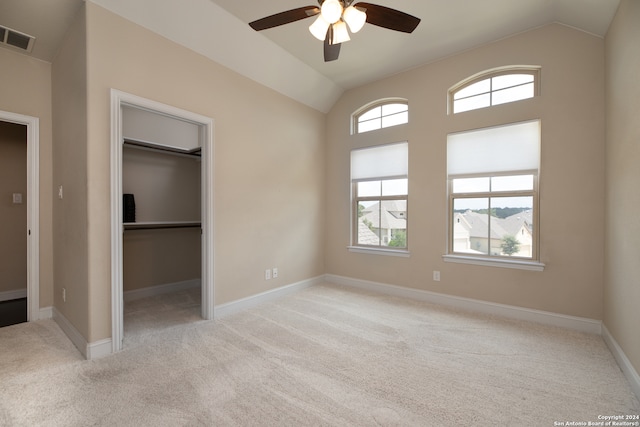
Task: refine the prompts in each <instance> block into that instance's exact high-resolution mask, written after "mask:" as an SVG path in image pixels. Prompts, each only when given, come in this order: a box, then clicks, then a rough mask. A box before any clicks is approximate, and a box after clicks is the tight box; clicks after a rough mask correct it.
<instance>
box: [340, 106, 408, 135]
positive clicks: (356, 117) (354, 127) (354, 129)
mask: <svg viewBox="0 0 640 427" xmlns="http://www.w3.org/2000/svg"><path fill="white" fill-rule="evenodd" d="M391 104H402V105H405V106H406V107H407V109H406V114H407V121H406V122H404V123H398V124H397V125H391V126H382V119H383V118H384V117H391V116H393V115H396V114H399V113H393V114H389V115H386V116H385V115H383V114H382V107H384V106H385V105H391ZM378 107H381V109H380V116H379V117H376V118H375V119H380V121H381V123H380V127H379V128H377V129H370V130H365V131H362V132H360V130H359V128H360V126H359V125H360V117H362V116H363V115H365V114H367V113H368V112H370V111H371V110H373V109H375V108H378ZM404 112H405V111H402V113H404ZM371 120H374V119H371ZM407 123H409V101H408V100H407V99H405V98H385V99H379V100H377V101H374V102H371V103H369V104H366V105H364V106H362V107H361V108H359V109H358V110H357V111H356V112H354V113H353V114H352V115H351V135H362V134H366V133H368V132H374V131H377V130H382V129H388V128H391V127H395V126H402V125H406V124H407Z"/></svg>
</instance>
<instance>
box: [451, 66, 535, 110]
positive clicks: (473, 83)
mask: <svg viewBox="0 0 640 427" xmlns="http://www.w3.org/2000/svg"><path fill="white" fill-rule="evenodd" d="M539 87H540V67H508V68H506V67H501V68H499V69H493V70H489V71H485V72H482V73H480V74H476V75H475V76H472V77H470V78H468V79H465V80H463V81H461V82H460V83H458V84H456V85H455V86H453V87H452V88H451V89H449V114H456V113H461V112H463V111H470V110H477V109H479V108H485V107H490V106H493V105H499V104H506V103H508V102H514V101H520V100H522V99H528V98H533V97H534V96H537V95H538V94H539Z"/></svg>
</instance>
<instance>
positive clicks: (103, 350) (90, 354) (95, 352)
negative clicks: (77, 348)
mask: <svg viewBox="0 0 640 427" xmlns="http://www.w3.org/2000/svg"><path fill="white" fill-rule="evenodd" d="M111 353H113V348H112V344H111V338H105V339H103V340H99V341H95V342H91V343H89V344H87V354H86V357H87V360H94V359H100V358H101V357H105V356H109V355H110V354H111Z"/></svg>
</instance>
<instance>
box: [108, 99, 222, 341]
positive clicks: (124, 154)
mask: <svg viewBox="0 0 640 427" xmlns="http://www.w3.org/2000/svg"><path fill="white" fill-rule="evenodd" d="M111 107H112V110H111V114H112V123H111V124H112V127H111V165H112V169H111V189H112V190H111V217H112V223H111V225H112V242H111V243H112V245H111V247H112V251H111V253H112V256H111V266H112V351H113V352H117V351H120V350H121V349H122V348H123V345H124V331H125V329H124V319H125V316H124V313H125V311H124V309H125V302H126V301H127V300H130V297H131V296H132V294H136V295H138V296H140V295H145V294H147V293H152V294H154V295H155V294H162V293H164V291H165V290H166V289H172V290H173V289H174V288H176V287H178V288H180V287H184V288H190V287H191V288H192V287H193V283H190V282H192V281H190V280H183V279H184V278H181V277H179V276H176V277H174V278H171V277H170V275H169V274H166V273H173V272H174V270H178V269H179V268H176V269H172V268H169V270H168V271H165V273H164V278H166V280H167V281H169V282H171V283H168V284H160V285H158V283H157V281H153V280H155V279H153V280H151V279H149V278H150V277H151V276H152V275H156V276H157V274H158V273H159V272H160V271H162V270H163V269H164V270H166V267H167V266H166V265H164V263H163V262H162V261H158V260H161V259H162V257H155V258H154V260H153V261H152V262H150V263H149V265H150V267H149V268H146V270H147V271H146V272H145V271H143V270H145V268H132V265H134V264H133V262H134V261H133V257H131V255H134V257H137V258H138V259H139V260H140V262H141V263H144V262H145V261H148V259H147V260H145V258H148V257H145V256H140V255H141V253H140V252H139V251H137V250H136V249H135V248H136V247H137V248H144V247H147V248H157V247H158V242H163V241H166V242H175V241H176V239H178V240H181V241H182V240H184V241H189V242H193V241H195V242H196V245H199V247H198V248H196V249H197V251H194V252H193V253H197V257H198V259H197V263H195V264H194V265H196V267H195V269H197V270H199V273H200V274H199V276H200V277H199V281H198V288H199V291H200V295H198V296H199V298H198V300H199V305H200V315H201V318H202V319H206V320H210V319H212V318H213V305H214V303H213V179H212V177H213V120H212V119H210V118H207V117H204V116H201V115H198V114H195V113H191V112H188V111H185V110H181V109H178V108H175V107H171V106H168V105H165V104H161V103H157V102H155V101H150V100H147V99H144V98H140V97H138V96H135V95H130V94H127V93H124V92H120V91H116V90H112V93H111ZM132 114H134V115H140V116H141V118H140V120H149V121H147V122H145V123H144V125H143V126H142V127H143V131H142V133H143V135H139V136H132V135H129V131H128V130H126V131H125V128H128V127H129V126H128V125H127V123H128V122H130V120H131V117H132ZM163 121H169V122H177V123H178V124H179V125H180V124H181V125H185V126H186V127H187V128H191V129H192V130H194V134H195V137H194V138H195V145H197V147H195V146H194V147H180V146H174V145H175V144H173V143H163V142H159V141H157V140H156V137H157V138H158V139H162V138H164V137H165V136H166V135H167V134H171V133H172V132H173V130H174V129H173V128H172V129H169V130H162V131H160V132H157V131H158V130H159V129H162V128H163V123H162V122H163ZM125 125H127V126H125ZM146 131H156V134H155V135H144V133H145V132H146ZM152 133H153V132H152ZM177 139H180V138H177ZM174 140H176V138H174ZM167 148H169V149H170V150H169V151H177V153H175V152H174V153H171V154H167V153H166V152H165V151H167V150H166V149H167ZM140 150H142V151H140ZM196 152H197V156H195V153H196ZM176 154H177V156H178V157H175V155H176ZM188 157H192V158H191V159H187V158H188ZM194 157H196V158H197V168H196V167H194V166H188V165H187V166H179V167H180V168H182V170H197V176H196V177H195V180H194V181H190V180H192V179H193V177H191V178H186V181H189V182H191V184H190V186H191V187H193V186H197V189H196V190H195V191H196V193H197V194H196V195H197V199H198V200H197V202H196V203H195V205H194V206H196V207H195V208H193V206H192V207H191V209H188V210H187V211H188V212H190V214H189V215H187V216H186V217H183V216H181V215H180V214H177V216H176V215H173V213H169V214H168V216H167V215H166V214H167V208H166V206H167V205H166V204H164V205H163V204H162V203H158V200H157V199H155V200H154V197H153V193H163V192H164V190H166V189H167V188H168V187H167V186H166V185H165V186H163V187H162V188H153V187H154V185H155V186H156V187H157V186H158V181H157V178H158V176H150V175H149V174H148V171H149V170H150V169H153V168H155V167H158V165H160V164H162V167H167V165H174V166H175V165H178V164H181V163H183V162H187V163H189V162H193V161H194V159H193V158H194ZM141 159H144V161H142V162H141V161H140V160H141ZM192 165H193V163H192ZM141 166H142V167H141ZM132 174H133V175H135V178H134V179H130V178H128V176H130V175H132ZM145 180H150V181H151V185H149V186H146V187H145V185H144V181H145ZM154 180H155V182H154ZM165 184H166V182H165ZM172 185H173V184H169V186H172ZM124 190H127V191H124ZM188 190H189V191H178V192H175V191H173V190H172V191H169V192H168V193H172V194H174V197H180V196H182V195H183V194H182V193H188V192H193V191H192V190H193V188H189V189H188ZM128 191H134V192H137V194H138V196H136V194H133V193H132V194H129V193H128ZM125 194H126V195H127V196H130V197H125ZM125 200H127V201H125ZM137 201H140V202H141V203H144V206H145V208H146V209H147V210H146V211H143V210H142V206H141V209H140V214H141V216H143V217H140V218H137V220H136V219H134V220H133V221H132V220H131V218H125V216H129V215H130V208H131V206H128V204H130V203H131V202H133V206H135V205H136V203H137ZM176 201H177V200H176ZM182 203H183V202H180V203H178V205H182ZM163 206H164V207H163ZM169 210H171V209H169ZM136 211H137V209H135V210H134V212H136ZM180 212H184V210H180ZM156 215H159V216H156ZM163 215H164V216H163ZM135 216H137V215H134V218H135ZM196 216H197V218H195V217H196ZM125 219H126V220H125ZM125 233H128V236H133V237H131V238H130V237H127V238H126V240H125V237H124V234H125ZM178 234H179V235H178ZM136 245H138V246H136ZM125 256H127V262H125V260H124V257H125ZM188 262H189V260H188V259H185V260H183V261H182V263H183V264H184V263H188ZM136 267H138V266H136ZM180 267H183V265H180ZM193 269H194V266H193V265H192V266H191V271H193ZM151 270H152V271H151ZM145 273H150V274H146V275H145ZM134 275H137V277H138V278H142V279H139V280H137V281H138V283H136V284H135V286H136V287H137V289H131V287H130V286H129V284H127V287H128V289H127V290H126V292H125V276H126V277H128V278H131V277H133V276H134ZM164 278H163V279H162V280H165V279H164ZM145 280H149V281H148V282H147V283H143V282H144V281H145Z"/></svg>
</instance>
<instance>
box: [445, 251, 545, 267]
mask: <svg viewBox="0 0 640 427" xmlns="http://www.w3.org/2000/svg"><path fill="white" fill-rule="evenodd" d="M442 259H443V260H444V261H445V262H454V263H458V264H473V265H483V266H486V267H500V268H515V269H518V270H530V271H544V268H545V265H544V264H543V263H541V262H538V261H524V260H512V259H495V258H480V257H471V256H464V255H442Z"/></svg>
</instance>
